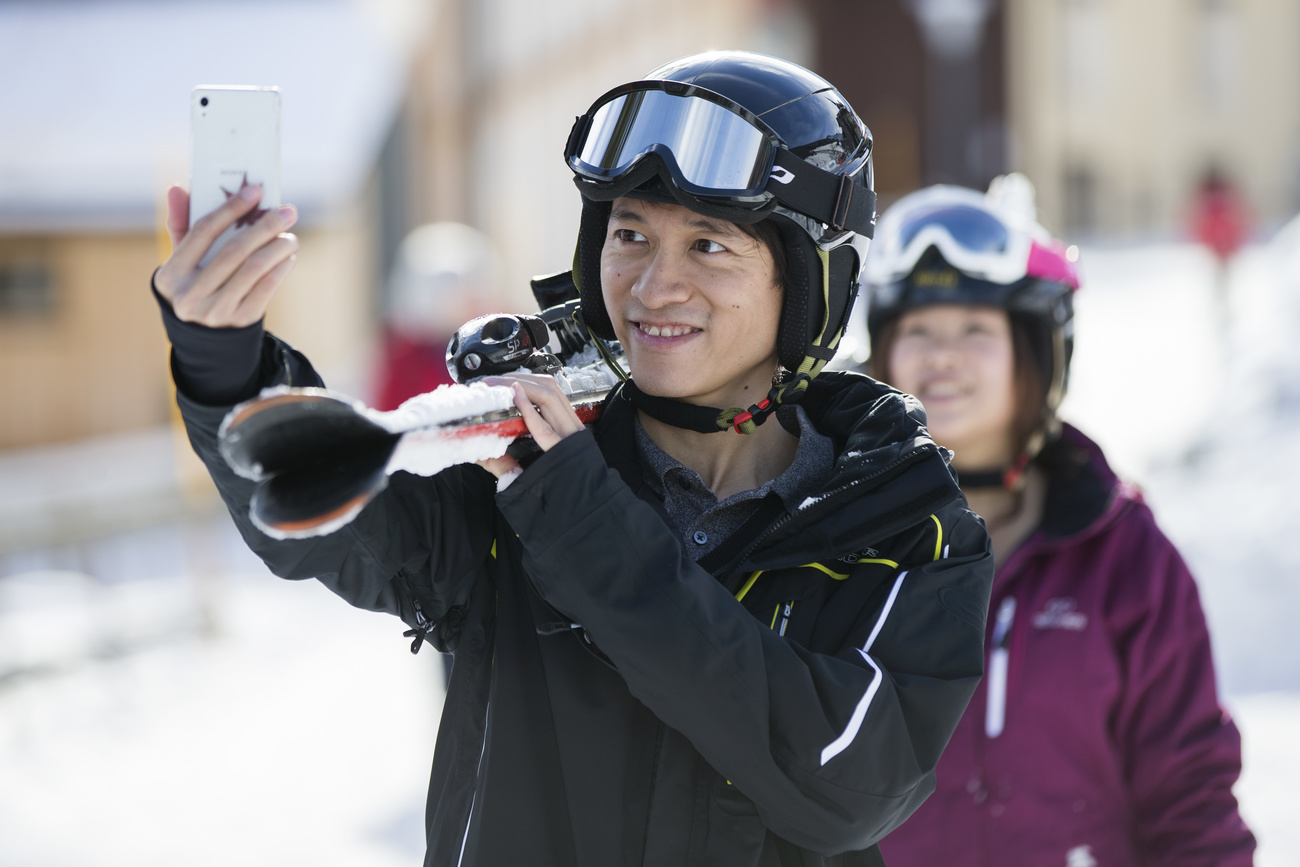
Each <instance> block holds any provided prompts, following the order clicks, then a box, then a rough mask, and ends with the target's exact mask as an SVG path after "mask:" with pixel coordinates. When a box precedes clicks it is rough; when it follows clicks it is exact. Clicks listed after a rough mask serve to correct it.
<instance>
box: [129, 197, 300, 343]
mask: <svg viewBox="0 0 1300 867" xmlns="http://www.w3.org/2000/svg"><path fill="white" fill-rule="evenodd" d="M261 197H262V189H261V187H244V188H243V189H242V190H240V192H239V195H235V196H231V197H230V198H229V199H228V200H226V202H225V204H223V205H222V206H221V207H219V208H217V209H216V210H215V211H213V212H212V213H210V214H207V215H206V216H204V217H203V218H202V219H201V220H199V221H198V222H197V223H195V224H194V228H193V229H189V222H190V195H189V193H188V192H186V191H185V190H184V189H183V188H181V187H172V188H171V189H169V190H168V191H167V232H168V234H170V235H171V239H172V254H171V256H170V257H168V259H167V261H166V262H164V263H163V265H162V267H161V268H159V269H158V272H157V273H156V274H155V275H154V288H156V289H157V290H158V294H159V295H161V296H162V297H163V298H165V299H166V300H167V301H168V302H169V303H170V304H171V305H172V309H173V310H174V311H175V312H176V316H177V318H179V319H180V320H181V321H183V322H197V323H198V324H200V325H206V326H208V327H209V328H242V327H244V326H246V325H252V324H253V323H254V322H257V321H258V320H260V319H261V318H262V317H263V315H265V313H266V306H267V304H269V303H270V301H271V296H272V295H273V294H275V290H276V289H278V288H279V287H280V284H281V283H283V282H284V278H285V277H287V276H288V274H289V271H290V270H292V268H293V263H294V259H295V258H296V257H295V256H294V253H295V252H296V251H297V250H298V239H297V237H295V236H294V235H290V234H288V233H287V232H285V231H284V230H285V229H288V228H289V227H290V226H292V225H293V224H294V223H296V222H297V221H298V211H297V210H296V209H295V208H294V207H293V206H292V205H283V206H281V207H279V208H277V209H275V210H274V211H268V212H267V213H265V214H263V215H262V216H261V217H259V218H258V219H257V221H256V222H255V223H253V224H252V225H251V226H249V227H248V228H247V229H245V230H244V231H243V232H240V233H239V234H237V235H235V237H234V238H232V239H231V240H230V241H229V242H228V243H227V244H226V245H225V246H224V247H222V248H221V251H220V252H218V253H217V254H216V255H215V256H213V257H212V260H211V261H210V262H208V263H207V264H206V265H204V266H203V267H202V268H200V267H199V260H201V259H202V258H203V256H204V254H205V253H207V251H208V248H209V247H211V246H212V242H213V241H215V240H216V239H217V237H218V236H219V235H220V234H221V233H222V232H224V231H225V230H226V229H227V228H228V227H230V226H231V225H232V224H234V222H235V221H236V220H238V219H239V218H240V217H242V216H244V215H245V214H247V213H248V212H249V211H251V210H253V208H254V207H256V206H257V202H258V200H259V199H260V198H261Z"/></svg>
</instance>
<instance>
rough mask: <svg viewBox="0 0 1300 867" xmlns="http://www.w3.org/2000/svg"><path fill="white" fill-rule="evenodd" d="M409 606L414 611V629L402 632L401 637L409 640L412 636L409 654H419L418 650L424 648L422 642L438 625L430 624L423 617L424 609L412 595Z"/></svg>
mask: <svg viewBox="0 0 1300 867" xmlns="http://www.w3.org/2000/svg"><path fill="white" fill-rule="evenodd" d="M411 605H412V607H413V608H414V610H415V628H414V629H408V630H406V631H405V632H403V633H402V637H403V638H411V637H412V636H414V637H415V640H414V641H412V642H411V653H419V652H420V648H421V647H422V646H424V642H425V641H426V640H427V639H428V637H429V633H430V632H432V631H433V630H434V628H436V627H437V625H438V624H437V622H436V621H435V622H430V621H429V620H428V618H426V617H425V616H424V609H423V608H421V607H420V601H419V600H418V599H416V598H415V596H414V595H412V596H411Z"/></svg>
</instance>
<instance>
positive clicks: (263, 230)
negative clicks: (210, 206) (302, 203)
mask: <svg viewBox="0 0 1300 867" xmlns="http://www.w3.org/2000/svg"><path fill="white" fill-rule="evenodd" d="M297 220H298V211H297V209H296V208H294V207H293V205H284V206H282V207H280V208H277V209H276V210H274V211H272V212H270V213H267V214H263V215H262V217H261V219H259V220H258V221H257V222H256V223H254V224H253V225H251V226H249V227H248V228H247V229H244V231H242V232H240V233H239V234H237V235H236V236H235V237H234V238H232V239H231V240H230V242H229V243H227V244H226V245H225V246H224V247H222V248H221V251H220V252H219V253H217V255H215V256H213V257H212V260H211V261H209V262H208V263H207V264H206V265H204V266H203V267H202V268H201V269H197V268H196V269H195V271H194V276H193V279H192V283H191V284H190V286H189V288H188V289H187V290H186V292H187V294H191V295H192V296H193V303H194V304H196V305H197V304H202V303H204V299H206V298H207V297H208V296H210V295H218V294H220V295H223V296H227V297H226V298H225V306H226V308H227V309H233V307H234V306H235V305H236V304H238V303H239V302H240V300H241V299H242V298H243V296H244V294H245V293H246V292H247V291H248V289H249V287H250V286H252V284H253V283H255V282H257V280H258V279H260V278H261V276H262V275H263V274H265V273H266V272H267V271H269V270H270V269H271V268H273V267H274V266H275V265H277V264H278V263H279V262H280V261H281V260H283V259H284V258H285V257H286V256H288V255H289V254H290V253H292V252H293V251H294V250H296V249H297V243H298V241H297V238H296V237H294V236H293V235H287V234H285V233H284V232H283V230H284V229H286V228H288V227H289V226H292V225H293V224H294V223H295V222H297ZM285 238H288V239H291V240H292V243H293V249H292V250H284V249H283V248H282V241H283V239H285ZM268 253H269V256H270V258H269V260H268V258H267V256H268ZM259 257H261V258H260V259H259ZM250 263H251V268H249V266H250ZM246 268H249V269H248V270H245V269H246ZM232 293H233V296H234V297H230V296H231V294H232ZM221 304H222V302H221V301H218V302H217V306H221Z"/></svg>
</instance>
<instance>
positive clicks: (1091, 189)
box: [1065, 165, 1098, 237]
mask: <svg viewBox="0 0 1300 867" xmlns="http://www.w3.org/2000/svg"><path fill="white" fill-rule="evenodd" d="M1097 213H1098V209H1097V176H1096V175H1095V174H1093V171H1092V169H1089V168H1087V167H1086V166H1078V165H1076V166H1071V167H1070V168H1068V169H1066V172H1065V230H1066V231H1065V234H1066V236H1067V237H1070V236H1074V237H1077V236H1079V235H1088V234H1090V233H1092V232H1095V231H1096V230H1097Z"/></svg>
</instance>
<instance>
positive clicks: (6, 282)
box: [0, 238, 55, 318]
mask: <svg viewBox="0 0 1300 867" xmlns="http://www.w3.org/2000/svg"><path fill="white" fill-rule="evenodd" d="M54 294H55V286H54V269H53V267H52V266H51V263H50V255H49V248H48V245H47V244H46V243H44V242H42V241H40V240H30V239H28V240H23V239H8V238H6V239H0V317H3V318H12V317H28V316H48V315H50V314H52V313H53V312H54V300H55V299H54Z"/></svg>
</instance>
